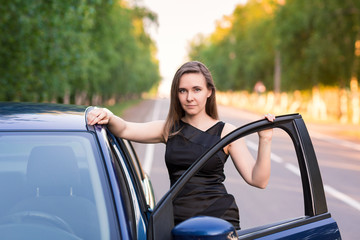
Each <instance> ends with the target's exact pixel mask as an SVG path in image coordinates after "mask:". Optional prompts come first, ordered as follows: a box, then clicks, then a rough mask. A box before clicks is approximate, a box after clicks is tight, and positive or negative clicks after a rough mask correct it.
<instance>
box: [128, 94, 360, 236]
mask: <svg viewBox="0 0 360 240" xmlns="http://www.w3.org/2000/svg"><path fill="white" fill-rule="evenodd" d="M168 106H169V100H168V99H157V100H146V101H143V102H141V103H140V104H139V105H137V106H134V107H132V108H130V109H128V110H127V111H125V113H124V116H123V117H124V118H125V119H126V120H128V121H135V122H144V121H150V120H156V119H165V118H166V115H167V111H168ZM219 115H220V118H221V120H223V121H225V122H229V123H232V124H234V125H236V126H241V125H243V124H246V123H249V122H251V121H254V120H257V119H259V118H260V117H261V116H258V115H256V114H252V113H249V112H244V111H240V110H238V109H234V108H230V107H224V106H219ZM308 130H309V133H310V136H311V138H312V141H313V145H314V148H315V152H316V155H317V158H318V162H319V165H320V170H321V173H322V179H323V182H324V186H325V193H326V197H327V203H328V208H329V211H330V212H331V213H332V216H333V218H334V219H335V220H336V221H337V223H338V225H339V228H340V231H341V234H342V237H343V239H345V240H346V239H357V238H358V237H359V236H360V228H359V226H358V225H359V223H360V190H359V186H358V185H359V183H360V174H359V173H360V158H359V154H360V142H356V141H349V140H344V139H341V138H336V137H334V136H327V134H326V133H327V131H326V128H325V127H324V126H322V127H321V128H319V126H316V125H314V126H313V125H311V124H308ZM246 141H247V144H248V148H249V149H250V151H251V152H253V153H254V154H256V149H257V141H258V138H257V135H253V136H248V137H246ZM135 149H136V150H137V153H138V156H139V158H140V160H141V161H142V165H143V167H144V169H145V171H147V172H148V173H149V175H150V178H151V180H152V184H153V187H154V191H155V197H156V200H157V201H158V200H159V199H160V198H161V197H162V196H163V194H164V193H165V192H166V191H167V190H168V189H169V179H168V173H167V169H166V166H165V163H164V152H165V145H164V144H155V145H154V144H147V145H145V144H136V143H135ZM254 156H255V155H254ZM271 159H272V169H271V178H270V182H269V185H268V187H267V188H266V189H256V188H254V187H251V186H249V185H247V184H246V183H245V182H244V180H243V179H242V178H241V176H240V175H239V174H238V173H237V171H236V170H235V168H234V166H233V164H232V161H231V159H229V160H228V162H227V163H226V165H225V174H226V180H225V185H226V187H227V189H228V192H230V193H231V194H233V195H234V196H235V199H236V201H237V204H238V206H239V209H240V225H241V227H242V229H246V228H249V227H255V226H259V225H263V224H267V223H272V222H276V221H280V220H285V219H289V218H294V217H299V216H303V215H304V207H303V205H304V204H303V196H302V187H301V181H300V176H299V170H298V167H297V160H296V155H295V151H294V148H293V146H292V142H291V139H290V138H289V137H288V136H287V134H286V133H284V132H283V131H282V130H280V129H275V130H274V137H273V145H272V157H271Z"/></svg>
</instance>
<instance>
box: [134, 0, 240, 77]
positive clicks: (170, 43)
mask: <svg viewBox="0 0 360 240" xmlns="http://www.w3.org/2000/svg"><path fill="white" fill-rule="evenodd" d="M245 1H246V0H222V1H219V0H137V1H136V2H137V4H138V5H143V6H145V7H147V8H148V9H149V10H151V11H153V12H155V13H156V14H157V15H158V22H159V26H158V27H157V28H155V26H153V27H152V28H151V29H150V32H149V33H150V35H151V37H152V39H153V40H154V41H155V42H156V45H157V49H158V55H157V58H158V59H159V63H160V74H161V76H162V77H163V80H165V81H171V80H172V78H173V75H174V74H175V72H176V70H177V69H178V68H179V67H180V66H181V65H182V64H183V63H184V62H186V61H187V59H186V55H187V46H188V43H189V41H191V40H192V39H193V38H194V36H196V35H197V34H198V33H202V34H205V35H208V34H210V33H212V32H213V31H214V30H215V23H216V21H217V20H220V19H222V17H223V16H224V15H230V14H232V12H233V10H234V9H235V6H236V5H238V4H243V3H244V2H245Z"/></svg>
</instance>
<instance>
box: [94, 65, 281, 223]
mask: <svg viewBox="0 0 360 240" xmlns="http://www.w3.org/2000/svg"><path fill="white" fill-rule="evenodd" d="M265 118H267V119H268V120H269V121H274V119H275V117H274V116H273V115H271V114H266V115H265ZM88 123H89V124H90V125H94V124H107V125H108V127H109V130H110V131H111V132H112V133H113V134H115V135H116V136H118V137H121V138H124V139H128V140H131V141H136V142H141V143H160V142H162V143H165V144H166V152H165V162H166V166H167V168H168V172H169V177H170V181H171V185H173V184H174V183H175V182H176V181H177V179H179V177H180V176H181V175H182V174H183V173H184V172H185V171H186V170H187V168H188V167H189V166H190V165H191V164H192V163H193V162H194V161H195V160H196V159H197V158H198V157H200V156H201V155H202V154H203V153H204V152H205V151H206V150H208V149H209V148H211V147H212V146H213V145H214V144H215V143H216V142H217V141H218V140H219V139H221V138H222V137H224V136H225V135H227V134H228V133H230V132H231V131H233V130H235V126H233V125H231V124H229V123H224V122H222V121H220V120H219V117H218V112H217V106H216V98H215V86H214V82H213V79H212V76H211V74H210V71H209V70H208V69H207V68H206V66H205V65H204V64H202V63H200V62H196V61H193V62H187V63H185V64H184V65H182V66H181V67H180V68H179V69H178V71H177V72H176V73H175V76H174V79H173V82H172V86H171V98H170V108H169V113H168V116H167V119H166V121H153V122H147V123H133V122H127V121H125V120H123V119H122V118H120V117H117V116H115V115H114V114H113V113H111V112H110V111H109V110H108V109H105V108H95V109H94V110H92V111H91V112H90V113H89V114H88ZM258 135H259V149H258V154H257V159H256V160H255V159H254V158H253V157H252V155H251V154H250V152H249V150H248V148H247V146H246V144H245V142H244V140H243V139H239V140H237V141H235V142H232V143H231V144H229V145H228V146H226V147H225V148H224V149H222V150H221V151H219V152H218V153H217V154H215V155H214V156H213V157H212V158H211V159H210V160H209V161H208V162H207V163H206V164H205V166H204V167H203V169H201V170H200V171H199V172H198V173H197V174H196V175H195V176H194V177H193V178H192V179H191V181H190V182H189V183H188V184H187V185H186V186H185V187H184V189H183V190H182V192H181V193H180V194H179V195H178V196H177V198H176V199H175V201H174V219H175V224H178V223H180V222H182V221H184V220H186V219H188V218H190V217H193V216H199V215H207V216H214V217H219V218H223V219H225V220H227V221H229V222H230V223H232V224H233V225H234V226H235V227H236V228H237V229H239V228H240V227H239V212H238V208H237V205H236V203H235V199H234V197H233V196H232V195H230V194H228V193H227V191H226V189H225V187H224V185H223V181H224V179H225V175H224V164H225V162H226V160H227V158H228V156H229V155H230V156H231V159H232V160H233V162H234V164H235V166H236V169H237V170H238V172H239V173H240V175H241V176H242V177H243V179H244V180H245V181H246V182H247V183H248V184H250V185H252V186H255V187H259V188H265V187H266V185H267V183H268V181H269V178H270V153H271V139H272V130H264V131H261V132H259V133H258Z"/></svg>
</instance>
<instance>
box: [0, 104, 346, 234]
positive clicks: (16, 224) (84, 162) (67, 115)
mask: <svg viewBox="0 0 360 240" xmlns="http://www.w3.org/2000/svg"><path fill="white" fill-rule="evenodd" d="M89 109H91V108H86V107H84V106H73V105H60V104H37V103H0V193H1V196H2V197H1V199H0V236H2V237H3V238H12V239H25V238H26V239H35V238H51V239H148V240H155V239H156V240H158V239H160V240H162V239H171V238H173V239H294V238H296V239H322V238H326V239H341V237H340V232H339V229H338V226H337V224H336V222H335V221H334V219H333V218H332V217H331V215H330V213H329V212H328V209H327V205H326V199H325V194H324V189H323V184H322V180H321V175H320V170H319V167H318V164H317V160H316V156H315V152H314V149H313V146H312V143H311V140H310V137H309V134H308V132H307V130H306V127H305V124H304V122H303V120H302V118H301V116H300V115H298V114H294V115H286V116H279V117H277V119H276V120H275V121H274V122H268V121H266V120H260V121H257V122H253V123H250V124H247V125H245V126H243V127H240V128H238V129H237V130H235V131H234V132H232V133H230V134H229V135H227V136H226V137H224V138H223V139H222V140H221V141H220V142H218V143H217V144H216V145H215V146H214V147H213V148H212V149H210V150H209V151H208V152H207V153H205V154H204V155H203V156H202V157H201V158H200V159H198V161H197V162H196V163H194V164H193V165H192V167H191V168H190V169H189V170H188V171H187V172H186V173H185V174H184V175H183V176H182V177H181V178H180V179H179V181H178V182H177V183H176V184H175V185H174V186H173V187H172V188H171V189H170V190H169V191H168V192H167V193H166V194H165V195H164V197H163V198H162V199H161V200H160V201H159V202H158V203H157V204H156V205H155V203H154V197H153V192H152V186H151V183H150V181H149V178H148V177H147V176H146V174H145V173H144V172H143V170H142V168H141V164H140V161H139V159H138V157H137V156H136V153H135V151H134V148H133V147H132V144H131V142H129V141H126V140H123V139H119V138H117V137H115V136H114V135H113V134H112V133H111V132H110V131H108V129H107V127H106V125H103V126H102V125H95V126H90V125H88V124H87V123H86V113H87V112H88V111H89ZM266 128H281V129H283V130H285V131H286V132H287V133H288V134H289V136H290V137H291V139H292V141H293V144H294V147H295V149H296V154H297V159H298V162H299V167H300V172H301V181H302V186H303V197H304V209H305V213H304V216H303V217H300V218H295V219H290V220H287V221H282V222H277V223H272V224H270V225H266V226H259V227H256V228H251V229H245V230H240V231H235V230H234V229H233V228H232V227H231V226H229V225H228V224H227V222H225V221H223V220H220V219H216V218H210V217H196V218H193V219H189V220H188V221H185V222H183V223H181V224H179V225H178V226H174V224H173V214H172V201H173V199H174V198H175V197H176V195H177V193H178V192H179V191H180V190H181V189H182V187H183V186H184V185H185V184H186V182H187V181H188V180H189V179H190V178H191V177H192V176H193V175H194V174H196V172H197V171H198V170H199V169H200V168H201V166H203V165H204V164H205V163H206V160H207V159H208V158H209V157H210V156H211V155H213V154H214V153H216V152H217V151H218V150H219V149H221V148H223V147H224V146H226V145H227V144H229V143H230V142H232V141H233V140H236V139H238V138H240V137H243V136H246V135H248V134H250V133H254V132H257V131H259V130H262V129H266ZM211 226H212V227H211ZM215 229H216V231H215ZM216 236H218V237H216ZM220 236H221V237H220Z"/></svg>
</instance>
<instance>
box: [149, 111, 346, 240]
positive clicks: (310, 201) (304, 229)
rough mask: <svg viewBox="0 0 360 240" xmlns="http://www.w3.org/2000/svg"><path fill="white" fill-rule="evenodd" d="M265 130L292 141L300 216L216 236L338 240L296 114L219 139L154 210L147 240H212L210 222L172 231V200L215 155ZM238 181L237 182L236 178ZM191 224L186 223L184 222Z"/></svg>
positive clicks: (254, 124)
mask: <svg viewBox="0 0 360 240" xmlns="http://www.w3.org/2000/svg"><path fill="white" fill-rule="evenodd" d="M269 128H279V129H281V130H283V131H285V132H286V134H287V135H289V137H290V139H291V141H292V144H293V146H294V149H295V152H296V158H297V164H298V168H299V171H300V179H301V186H302V191H303V194H302V195H303V209H304V215H303V216H300V217H296V218H292V219H288V220H284V221H280V222H275V223H271V224H266V225H262V226H257V227H255V228H249V229H245V230H240V231H237V232H235V234H234V233H231V231H232V230H231V229H230V230H229V229H228V228H227V226H224V229H223V232H222V233H219V234H223V235H224V234H225V232H224V231H230V232H229V233H228V235H227V236H228V237H227V238H224V239H237V238H238V239H323V238H325V239H341V236H340V232H339V229H338V226H337V223H336V222H335V220H333V219H332V217H331V215H330V213H329V212H328V208H327V204H326V199H325V194H324V188H323V182H322V178H321V174H320V169H319V165H318V162H317V159H316V155H315V152H314V148H313V145H312V142H311V139H310V136H309V133H308V131H307V129H306V126H305V123H304V121H303V119H302V117H301V115H299V114H292V115H284V116H278V117H276V119H275V121H274V122H269V121H268V120H265V119H264V120H259V121H256V122H252V123H250V124H247V125H244V126H242V127H240V128H238V129H236V130H234V131H233V132H231V133H230V134H228V135H227V136H225V137H224V138H222V139H221V140H220V141H219V142H218V143H217V144H215V145H214V146H213V147H212V148H211V149H210V150H209V151H208V152H206V153H204V154H203V155H202V157H200V158H199V159H198V160H197V161H196V162H195V163H194V164H193V165H192V166H191V167H190V168H189V169H188V170H187V171H186V172H185V173H184V174H183V176H182V177H181V178H180V179H179V180H178V181H177V182H176V183H175V184H174V185H173V187H172V188H171V189H170V190H169V191H168V192H167V193H166V194H165V195H164V196H163V198H162V199H161V200H160V201H159V202H158V204H157V205H156V206H155V208H154V211H153V213H152V214H151V216H150V220H149V228H148V236H147V239H148V240H165V239H166V240H168V239H187V238H186V237H185V235H186V234H185V235H184V232H185V233H186V232H188V236H189V238H188V239H195V238H194V237H199V238H198V239H215V238H214V233H213V232H211V230H212V229H213V228H212V227H209V226H210V225H211V224H214V222H213V220H214V219H213V218H211V219H210V218H206V217H205V218H201V219H200V220H197V224H186V223H185V224H183V227H182V228H181V229H179V228H178V227H175V228H174V217H173V200H174V199H175V197H176V196H177V194H178V193H179V192H180V191H181V190H182V188H183V187H184V185H185V184H186V183H187V182H188V181H189V179H190V178H191V177H192V176H193V175H195V174H196V173H197V172H198V171H199V170H200V169H201V168H202V166H204V164H205V163H206V162H207V160H208V159H209V158H210V157H211V156H212V155H214V154H215V153H216V152H218V151H219V150H221V149H222V148H224V147H225V146H226V145H228V144H230V143H231V142H233V141H235V140H237V139H239V138H242V137H245V136H247V135H249V134H253V133H256V132H258V131H261V130H264V129H269ZM239 178H241V177H240V175H239ZM254 211H256V210H254ZM192 220H193V219H189V220H187V221H192ZM187 221H185V222H187ZM199 221H200V222H199ZM210 221H212V222H210ZM215 224H216V223H215ZM218 226H219V227H220V228H221V226H223V225H222V222H221V221H220V219H219V224H218ZM184 228H185V229H184ZM191 234H201V236H190V235H191ZM180 235H181V236H180ZM225 235H226V234H225ZM207 236H208V238H207ZM196 239H197V238H196ZM217 239H219V238H217Z"/></svg>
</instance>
